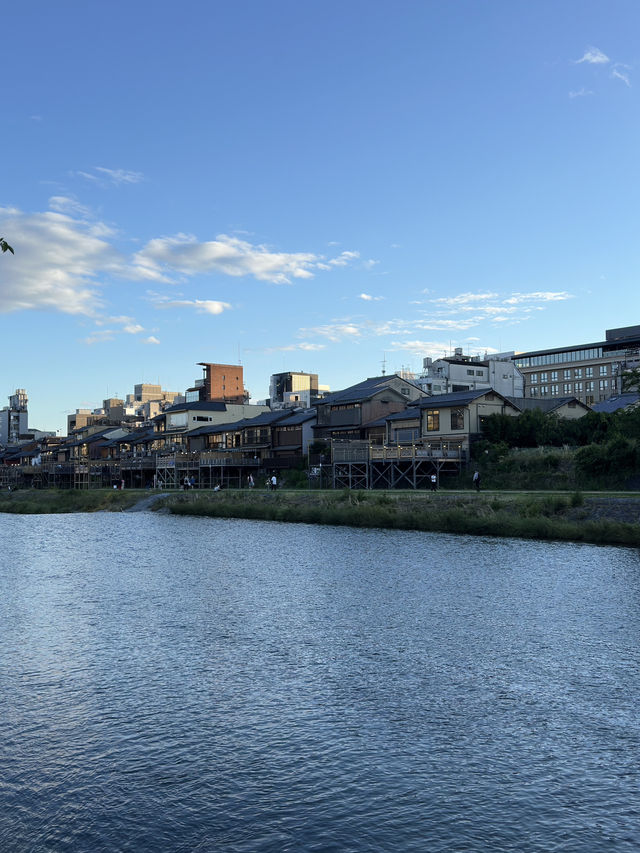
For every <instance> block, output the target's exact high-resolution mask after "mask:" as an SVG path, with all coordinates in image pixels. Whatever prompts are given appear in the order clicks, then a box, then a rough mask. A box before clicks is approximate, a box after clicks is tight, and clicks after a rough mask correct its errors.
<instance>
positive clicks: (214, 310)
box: [154, 297, 231, 315]
mask: <svg viewBox="0 0 640 853" xmlns="http://www.w3.org/2000/svg"><path fill="white" fill-rule="evenodd" d="M154 301H155V303H156V307H157V308H195V310H196V311H197V312H198V314H214V315H215V314H222V312H223V311H229V310H230V309H231V305H229V303H228V302H218V301H217V300H215V299H167V298H166V297H156V298H155V300H154Z"/></svg>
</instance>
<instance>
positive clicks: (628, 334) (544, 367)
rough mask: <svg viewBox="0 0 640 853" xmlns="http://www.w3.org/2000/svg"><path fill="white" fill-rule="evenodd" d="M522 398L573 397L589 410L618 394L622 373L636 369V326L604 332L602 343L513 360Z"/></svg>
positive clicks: (639, 345)
mask: <svg viewBox="0 0 640 853" xmlns="http://www.w3.org/2000/svg"><path fill="white" fill-rule="evenodd" d="M513 360H514V361H515V364H516V367H517V368H518V369H519V370H520V372H521V373H522V375H523V377H524V382H525V385H524V396H525V397H532V398H542V399H544V398H553V397H576V398H577V399H578V400H580V401H581V402H582V403H586V404H587V405H589V406H591V405H593V404H594V403H598V402H600V401H602V400H607V399H608V398H609V397H612V396H614V395H616V394H620V393H621V391H622V375H623V373H624V372H625V370H630V369H631V368H633V367H637V366H638V365H640V326H625V327H623V328H620V329H607V330H606V332H605V340H604V341H598V342H596V343H591V344H578V345H576V346H572V347H558V348H557V349H546V350H535V351H533V352H521V353H517V354H516V355H514V356H513Z"/></svg>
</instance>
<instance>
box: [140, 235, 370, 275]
mask: <svg viewBox="0 0 640 853" xmlns="http://www.w3.org/2000/svg"><path fill="white" fill-rule="evenodd" d="M357 257H358V253H357V252H342V253H341V254H340V256H339V257H338V258H334V259H333V260H329V261H328V262H325V261H324V259H323V258H321V257H320V256H318V255H315V254H313V253H311V252H273V251H271V250H270V249H269V248H267V247H266V246H263V245H253V244H252V243H249V242H248V241H246V240H240V239H238V238H237V237H230V236H229V235H227V234H220V235H218V236H217V237H216V239H215V240H209V241H206V242H204V243H200V242H198V241H197V240H196V238H195V237H193V236H191V235H188V234H177V235H175V236H174V237H158V238H155V239H154V240H150V241H149V243H147V245H146V246H145V247H144V248H143V249H142V250H141V251H140V252H138V253H137V254H136V255H135V257H134V261H133V263H134V270H135V274H136V275H137V277H139V278H141V279H147V280H150V281H157V282H164V283H169V282H172V281H173V278H174V274H175V273H179V274H181V275H186V276H193V275H199V274H203V273H207V272H217V273H221V274H223V275H229V276H233V277H239V276H252V277H253V278H255V279H257V280H258V281H268V282H271V283H273V284H290V283H291V280H292V279H309V278H313V276H314V274H315V272H316V271H317V270H319V269H322V270H327V269H330V268H331V266H346V265H347V264H348V263H349V262H350V261H351V260H353V259H354V258H357Z"/></svg>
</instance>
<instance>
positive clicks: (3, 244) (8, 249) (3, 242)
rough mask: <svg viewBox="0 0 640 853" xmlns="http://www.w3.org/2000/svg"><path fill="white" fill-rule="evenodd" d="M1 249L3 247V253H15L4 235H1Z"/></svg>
mask: <svg viewBox="0 0 640 853" xmlns="http://www.w3.org/2000/svg"><path fill="white" fill-rule="evenodd" d="M0 249H2V253H3V254H4V253H5V252H11V254H12V255H14V254H15V252H14V251H13V249H12V248H11V246H10V245H9V244H8V243H7V241H6V240H5V239H4V237H0Z"/></svg>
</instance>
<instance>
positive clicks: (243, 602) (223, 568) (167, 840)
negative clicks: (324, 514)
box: [0, 513, 640, 853]
mask: <svg viewBox="0 0 640 853" xmlns="http://www.w3.org/2000/svg"><path fill="white" fill-rule="evenodd" d="M0 532H1V535H2V543H3V548H2V556H1V558H0V560H1V562H0V566H1V569H0V579H1V584H2V586H1V589H2V596H1V597H0V667H1V668H0V693H1V699H2V704H1V706H0V724H1V728H0V735H1V740H0V850H2V851H3V853H12V851H19V853H23V851H91V853H94V851H135V853H145V851H154V853H155V851H163V853H165V851H185V852H186V851H189V853H190V852H191V851H274V853H280V851H321V853H324V852H325V851H327V852H328V853H329V851H335V853H348V851H420V852H421V853H423V851H428V853H441V851H442V853H445V851H446V853H462V851H474V852H475V851H477V853H500V851H518V853H528V851H540V853H550V851H589V853H598V851H606V852H607V853H610V851H629V852H630V853H631V851H633V853H637V851H638V849H640V784H639V783H640V770H639V757H640V710H639V709H640V701H639V699H640V695H639V694H640V559H639V554H638V552H637V551H636V550H631V549H622V548H602V547H595V546H586V545H585V546H581V545H573V544H569V545H567V544H549V543H544V544H543V543H535V542H521V541H517V540H493V539H485V538H472V537H459V536H449V535H439V534H428V533H418V532H397V531H384V530H350V529H345V528H332V527H313V526H307V525H286V524H279V523H272V522H260V521H240V520H213V519H198V518H173V517H170V516H162V515H154V514H152V513H132V514H128V513H119V514H103V513H97V514H91V515H81V514H78V515H66V516H61V515H57V516H6V515H5V516H2V517H0Z"/></svg>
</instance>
